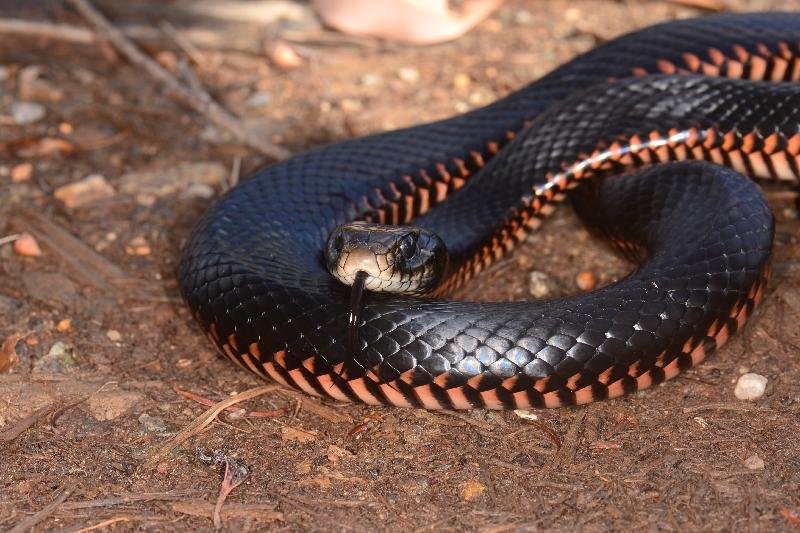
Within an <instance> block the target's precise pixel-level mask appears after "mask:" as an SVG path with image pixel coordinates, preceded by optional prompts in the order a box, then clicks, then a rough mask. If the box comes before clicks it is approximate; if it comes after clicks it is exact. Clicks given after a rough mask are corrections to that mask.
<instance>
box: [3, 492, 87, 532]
mask: <svg viewBox="0 0 800 533" xmlns="http://www.w3.org/2000/svg"><path fill="white" fill-rule="evenodd" d="M75 485H77V483H71V484H70V485H67V486H66V487H64V488H62V489H61V494H59V495H58V496H57V497H56V499H55V500H53V501H52V502H51V503H49V504H47V505H46V506H45V507H44V508H43V509H42V510H41V511H39V512H37V513H35V514H32V515H31V516H29V517H28V518H26V519H25V520H23V521H22V522H20V523H19V524H17V525H16V526H14V527H12V528H11V529H9V530H8V533H25V532H26V531H30V530H31V529H33V526H35V525H36V524H38V523H39V522H41V521H43V520H46V519H47V517H48V516H50V515H51V514H53V512H54V511H55V510H56V509H58V506H59V505H61V504H62V503H64V500H66V499H67V497H68V496H69V495H70V494H71V493H72V491H73V489H74V488H75Z"/></svg>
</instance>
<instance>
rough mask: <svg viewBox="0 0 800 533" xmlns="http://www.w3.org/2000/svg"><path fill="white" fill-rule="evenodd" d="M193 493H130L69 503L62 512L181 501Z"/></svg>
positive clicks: (185, 491) (180, 491)
mask: <svg viewBox="0 0 800 533" xmlns="http://www.w3.org/2000/svg"><path fill="white" fill-rule="evenodd" d="M191 495H192V493H191V492H190V491H188V490H173V491H169V492H142V493H128V494H123V495H121V496H115V497H113V498H100V499H97V500H84V501H80V502H67V503H65V504H64V505H62V506H61V510H62V511H73V510H75V509H93V508H96V507H112V506H115V505H125V504H128V503H133V502H149V501H167V502H173V501H181V500H182V499H185V498H186V497H188V496H191Z"/></svg>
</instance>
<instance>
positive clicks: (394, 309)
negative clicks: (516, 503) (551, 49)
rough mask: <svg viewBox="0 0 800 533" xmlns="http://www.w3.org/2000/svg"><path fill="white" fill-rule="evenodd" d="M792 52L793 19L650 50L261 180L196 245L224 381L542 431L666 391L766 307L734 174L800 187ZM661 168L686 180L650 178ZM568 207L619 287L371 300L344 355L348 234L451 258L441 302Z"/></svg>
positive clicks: (274, 170)
mask: <svg viewBox="0 0 800 533" xmlns="http://www.w3.org/2000/svg"><path fill="white" fill-rule="evenodd" d="M799 41H800V15H796V14H790V13H771V14H746V15H718V16H711V17H706V18H700V19H693V20H684V21H677V22H670V23H666V24H662V25H658V26H653V27H650V28H647V29H644V30H641V31H638V32H636V33H632V34H629V35H627V36H624V37H622V38H619V39H617V40H615V41H612V42H610V43H607V44H605V45H603V46H600V47H598V48H596V49H595V50H592V51H591V52H589V53H587V54H584V55H583V56H580V57H578V58H577V59H575V60H573V61H571V62H570V63H568V64H566V65H564V66H563V67H561V68H559V69H557V70H555V71H554V72H552V73H551V74H549V75H547V76H545V77H544V78H542V79H540V80H539V81H537V82H535V83H533V84H531V85H529V86H527V87H525V88H523V89H521V90H519V91H517V92H515V93H513V94H511V95H509V96H508V97H506V98H504V99H502V100H499V101H497V102H496V103H494V104H492V105H490V106H488V107H485V108H482V109H478V110H476V111H472V112H470V113H467V114H464V115H461V116H457V117H455V118H452V119H448V120H444V121H440V122H434V123H432V124H426V125H422V126H417V127H412V128H408V129H403V130H398V131H393V132H389V133H382V134H378V135H373V136H369V137H365V138H359V139H354V140H350V141H346V142H342V143H338V144H334V145H330V146H326V147H323V148H320V149H316V150H312V151H310V152H307V153H304V154H301V155H299V156H296V157H293V158H291V159H288V160H286V161H283V162H280V163H277V164H274V165H272V166H269V167H267V168H265V169H263V170H261V171H259V172H257V173H256V174H255V175H254V176H252V177H251V178H250V179H248V180H247V181H245V182H243V183H242V184H241V185H239V186H238V187H236V188H235V189H233V190H232V191H230V192H229V193H228V194H227V195H226V196H225V197H224V198H222V199H221V200H220V201H219V202H218V203H216V205H214V206H213V207H212V208H211V209H210V210H209V211H208V212H207V213H206V215H205V216H204V217H203V218H202V220H201V221H200V223H199V224H198V226H197V228H196V229H195V231H194V233H193V235H192V237H191V239H190V241H189V243H188V245H187V247H186V249H185V250H184V256H183V260H182V263H181V267H180V271H179V279H180V282H181V287H182V292H183V295H184V297H185V299H186V301H187V303H188V304H189V307H190V308H191V310H192V312H193V314H194V316H195V317H196V319H197V320H198V322H199V323H200V324H201V326H202V328H203V329H204V330H205V331H206V332H207V335H208V336H209V338H210V339H211V341H212V342H213V343H214V344H215V345H216V346H217V347H218V348H219V350H220V351H221V352H222V353H223V354H225V355H227V356H228V357H229V358H230V359H231V360H233V361H234V362H235V363H236V364H238V365H240V366H242V367H244V368H246V369H249V370H251V371H253V372H255V373H257V374H259V375H261V376H264V377H271V378H273V379H274V380H276V381H278V382H281V383H284V384H287V385H289V386H292V387H295V388H298V389H301V390H304V391H306V392H308V393H311V394H315V395H320V396H329V397H332V398H336V399H339V400H349V401H362V402H366V403H385V404H393V405H401V406H414V407H425V408H456V409H461V408H471V407H487V408H522V407H531V406H534V407H540V406H545V407H555V406H561V405H571V404H578V403H585V402H589V401H594V400H598V399H603V398H610V397H615V396H619V395H621V394H624V393H628V392H631V391H635V390H639V389H643V388H646V387H648V386H650V385H652V384H654V383H658V382H661V381H663V380H665V379H669V378H671V377H673V376H675V375H676V374H678V373H679V372H680V371H682V370H684V369H686V368H688V367H690V366H692V365H693V364H696V363H697V362H699V361H701V360H702V359H703V358H704V357H705V356H706V355H707V354H708V353H709V352H710V351H712V350H713V349H714V348H716V347H718V346H719V345H721V344H722V343H724V342H725V340H726V339H727V338H728V336H729V335H730V334H732V333H733V332H735V331H736V330H737V328H739V327H740V326H741V325H742V324H743V322H744V320H745V319H746V318H747V316H748V315H749V314H750V313H751V311H752V309H753V307H754V305H755V304H756V303H757V302H758V301H759V299H760V298H761V295H762V292H763V288H764V285H765V283H766V279H767V277H768V264H769V261H768V259H769V254H770V251H771V245H772V235H773V221H772V216H771V213H770V211H769V209H768V207H767V205H766V203H765V201H764V199H763V197H762V195H761V193H760V192H759V190H758V188H757V187H756V186H755V185H754V184H753V183H752V182H750V181H749V180H746V179H744V178H743V177H741V176H740V175H739V174H738V172H741V173H744V174H747V175H749V176H751V177H759V178H771V179H778V180H791V181H795V180H797V178H798V175H799V170H798V155H799V154H800V130H799V128H800V89H798V87H797V85H796V82H797V81H798V79H800V49H798V46H799V45H798V42H799ZM684 160H703V161H705V162H702V161H684ZM668 161H684V162H677V163H671V164H667V165H661V164H659V165H655V163H663V162H668ZM711 163H717V164H719V165H724V166H717V165H713V164H711ZM637 167H646V168H645V169H644V170H640V171H638V172H636V173H627V174H625V172H626V171H627V170H630V169H635V168H637ZM725 167H729V168H725ZM731 169H732V170H731ZM620 174H625V175H623V176H621V177H614V178H610V179H601V178H604V177H606V176H611V175H620ZM589 178H591V179H589ZM581 182H583V183H582V184H581V185H580V186H579V187H576V186H577V185H578V184H579V183H581ZM573 189H574V190H573ZM566 195H569V196H571V197H572V199H573V203H574V204H575V205H576V207H577V208H578V211H579V213H581V214H582V216H583V217H584V219H585V220H586V221H587V222H588V225H589V227H590V228H591V229H592V230H593V231H595V232H597V233H599V234H602V235H604V236H606V237H609V238H610V240H611V241H612V243H614V244H615V245H616V246H617V248H618V249H620V250H622V251H623V252H624V253H626V254H627V255H629V256H630V257H632V258H636V259H638V260H640V261H641V260H642V259H643V258H645V259H644V262H642V263H641V265H640V266H639V267H638V268H637V269H636V270H635V271H634V272H633V273H632V274H630V275H629V276H627V277H626V278H624V279H623V280H621V281H619V282H618V283H615V284H612V285H610V286H607V287H604V288H601V289H599V290H597V291H594V292H592V293H588V294H581V295H576V296H571V297H567V298H563V299H560V300H553V301H542V302H512V303H475V302H460V301H458V302H457V301H448V300H446V299H430V298H413V297H410V296H398V295H389V294H383V293H371V294H369V295H368V297H367V298H366V300H365V303H364V307H363V310H362V314H361V320H360V324H359V325H358V342H359V343H360V349H358V350H355V351H353V350H349V349H348V343H347V333H348V316H349V314H350V305H349V302H348V299H349V288H348V287H346V286H344V285H342V284H341V283H339V282H338V281H336V280H334V279H333V277H332V276H331V275H330V274H329V273H328V271H327V270H326V269H325V265H324V260H323V257H322V253H323V249H324V247H325V244H326V240H327V239H328V236H329V235H330V233H331V231H332V230H333V229H334V228H335V227H336V226H337V225H338V224H341V223H343V222H347V221H352V220H366V221H374V222H380V223H383V224H408V223H410V222H411V221H412V220H413V224H414V225H416V226H420V227H423V228H427V229H430V230H432V231H433V232H435V233H436V234H437V235H439V236H440V237H441V238H442V239H443V240H444V242H445V243H447V248H448V251H449V257H450V270H449V272H448V277H447V279H446V281H445V287H444V288H443V289H442V292H444V291H445V290H446V289H447V288H452V287H454V286H456V285H458V284H460V283H462V282H464V281H466V280H467V279H468V278H470V277H472V276H473V275H474V274H475V273H477V272H479V271H480V270H482V269H484V268H486V267H487V266H488V265H489V264H491V263H492V262H493V261H495V260H496V259H498V258H500V257H501V256H503V255H504V254H505V253H507V252H508V251H510V250H511V249H512V248H513V247H514V246H515V244H516V243H518V242H519V241H520V240H521V239H523V238H524V236H525V234H526V233H527V232H528V231H530V230H533V229H536V228H537V227H538V226H539V225H540V222H541V218H542V217H543V216H544V215H545V214H547V213H548V212H549V211H550V210H551V209H552V203H553V202H556V201H559V200H561V199H562V198H564V197H565V196H566ZM445 199H447V202H444V200H445Z"/></svg>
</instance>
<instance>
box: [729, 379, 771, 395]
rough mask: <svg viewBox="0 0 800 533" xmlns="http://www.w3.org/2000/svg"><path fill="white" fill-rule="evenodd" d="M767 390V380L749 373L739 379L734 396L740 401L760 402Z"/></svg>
mask: <svg viewBox="0 0 800 533" xmlns="http://www.w3.org/2000/svg"><path fill="white" fill-rule="evenodd" d="M766 388H767V378H765V377H764V376H762V375H760V374H753V373H747V374H743V375H742V376H740V377H739V380H738V381H737V382H736V388H735V389H734V391H733V394H734V396H736V397H737V398H738V399H740V400H758V399H759V398H761V397H762V396H763V395H764V391H765V390H766Z"/></svg>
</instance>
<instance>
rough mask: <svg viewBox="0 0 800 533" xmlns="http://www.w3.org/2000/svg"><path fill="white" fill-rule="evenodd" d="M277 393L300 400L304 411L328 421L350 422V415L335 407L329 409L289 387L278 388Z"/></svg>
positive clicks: (351, 420)
mask: <svg viewBox="0 0 800 533" xmlns="http://www.w3.org/2000/svg"><path fill="white" fill-rule="evenodd" d="M279 394H282V395H283V396H291V397H292V398H297V399H299V400H300V401H301V402H302V409H303V410H304V411H308V412H309V413H313V414H315V415H317V416H318V417H320V418H324V419H325V420H327V421H329V422H336V423H342V422H347V423H352V422H353V419H352V418H350V416H348V415H346V414H343V413H340V412H339V411H336V410H335V409H331V408H330V407H328V406H326V405H323V404H321V403H319V402H318V401H316V400H314V399H313V398H309V397H308V396H306V395H303V394H300V393H299V392H295V391H293V390H289V389H283V388H282V389H280V390H279Z"/></svg>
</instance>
